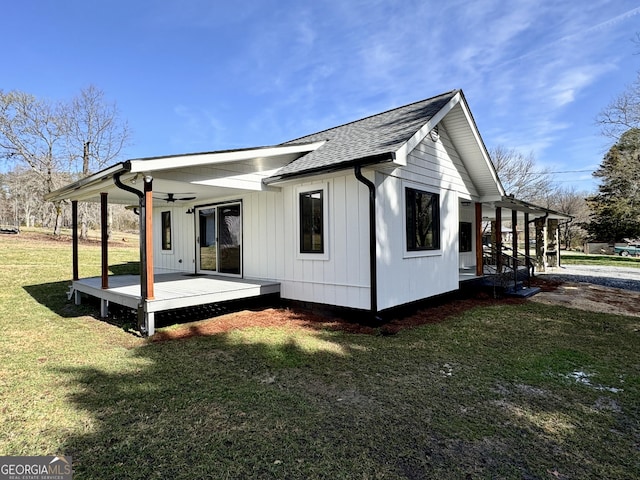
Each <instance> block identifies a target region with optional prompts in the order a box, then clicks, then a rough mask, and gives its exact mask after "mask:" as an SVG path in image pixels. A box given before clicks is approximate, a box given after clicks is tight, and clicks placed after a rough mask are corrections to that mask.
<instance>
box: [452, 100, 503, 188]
mask: <svg viewBox="0 0 640 480" xmlns="http://www.w3.org/2000/svg"><path fill="white" fill-rule="evenodd" d="M460 105H461V107H462V112H463V113H464V116H465V118H466V119H467V122H468V123H469V126H470V127H471V131H472V133H473V137H474V139H475V141H476V143H477V144H478V149H479V150H480V153H481V155H482V158H483V160H484V163H485V165H486V167H487V170H488V171H489V173H490V175H491V178H492V179H493V181H494V183H495V184H496V186H497V187H498V191H499V192H500V195H502V196H504V195H505V194H506V192H505V191H504V187H503V186H502V182H500V179H499V178H498V173H497V172H496V169H495V168H494V166H493V163H492V162H491V159H490V158H489V152H487V148H486V147H485V145H484V141H483V140H482V137H480V132H479V131H478V127H477V125H476V122H475V120H474V119H473V115H471V110H470V109H469V106H468V105H467V102H466V101H462V102H460Z"/></svg>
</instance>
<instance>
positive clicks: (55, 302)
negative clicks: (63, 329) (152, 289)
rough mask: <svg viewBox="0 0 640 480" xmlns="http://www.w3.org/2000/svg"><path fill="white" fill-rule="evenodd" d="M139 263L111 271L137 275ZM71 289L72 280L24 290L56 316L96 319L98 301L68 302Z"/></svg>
mask: <svg viewBox="0 0 640 480" xmlns="http://www.w3.org/2000/svg"><path fill="white" fill-rule="evenodd" d="M139 265H140V264H139V262H127V263H122V264H118V265H112V266H110V267H109V270H110V271H111V273H113V274H114V275H137V274H138V273H139ZM70 287H71V280H65V281H61V282H48V283H40V284H35V285H26V286H24V287H23V288H24V289H25V291H26V292H27V293H28V294H29V295H31V297H32V298H33V299H34V300H35V301H37V302H38V303H40V304H41V305H44V306H45V307H47V308H48V309H49V310H51V311H52V312H54V313H55V314H57V315H59V316H61V317H63V318H69V317H77V316H80V315H91V316H94V317H96V316H97V315H98V313H97V312H96V308H97V309H98V312H99V308H100V303H99V301H98V300H97V299H95V298H92V297H88V298H85V299H83V305H75V304H74V303H73V302H72V301H70V300H68V298H67V293H68V292H69V288H70Z"/></svg>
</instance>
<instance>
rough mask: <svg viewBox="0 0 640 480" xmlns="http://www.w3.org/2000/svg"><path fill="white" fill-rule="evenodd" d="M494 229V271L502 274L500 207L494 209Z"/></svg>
mask: <svg viewBox="0 0 640 480" xmlns="http://www.w3.org/2000/svg"><path fill="white" fill-rule="evenodd" d="M495 227H496V228H495V229H493V230H495V249H496V271H497V272H502V207H496V222H495Z"/></svg>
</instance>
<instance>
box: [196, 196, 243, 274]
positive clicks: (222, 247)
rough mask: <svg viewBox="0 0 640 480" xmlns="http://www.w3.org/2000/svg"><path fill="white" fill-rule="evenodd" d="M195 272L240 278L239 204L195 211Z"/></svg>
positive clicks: (240, 233)
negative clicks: (196, 266) (196, 270)
mask: <svg viewBox="0 0 640 480" xmlns="http://www.w3.org/2000/svg"><path fill="white" fill-rule="evenodd" d="M196 228H197V232H196V243H197V245H196V247H197V257H198V259H197V260H198V272H201V273H223V274H227V275H242V207H241V204H239V203H231V204H225V205H215V206H211V207H206V208H199V209H198V210H197V223H196Z"/></svg>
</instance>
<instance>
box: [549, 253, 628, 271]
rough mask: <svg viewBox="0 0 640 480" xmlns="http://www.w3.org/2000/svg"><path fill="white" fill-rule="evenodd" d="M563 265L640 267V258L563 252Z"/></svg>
mask: <svg viewBox="0 0 640 480" xmlns="http://www.w3.org/2000/svg"><path fill="white" fill-rule="evenodd" d="M561 262H562V264H563V265H601V266H603V267H631V268H640V258H638V257H622V256H620V255H597V254H596V255H585V254H581V253H574V252H562V258H561Z"/></svg>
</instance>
